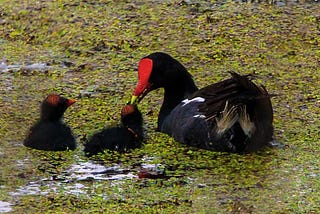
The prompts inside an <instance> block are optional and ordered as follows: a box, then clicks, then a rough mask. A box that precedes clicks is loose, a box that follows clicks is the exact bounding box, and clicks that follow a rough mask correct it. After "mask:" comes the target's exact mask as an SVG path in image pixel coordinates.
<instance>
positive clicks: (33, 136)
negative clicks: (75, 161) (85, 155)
mask: <svg viewBox="0 0 320 214" xmlns="http://www.w3.org/2000/svg"><path fill="white" fill-rule="evenodd" d="M75 102H76V101H75V100H72V99H66V98H64V97H61V96H59V95H57V94H50V95H49V96H47V98H46V99H45V100H44V101H43V102H42V104H41V114H40V120H39V121H38V122H37V123H36V124H34V125H33V126H32V127H31V129H30V131H29V133H28V135H27V137H26V139H25V140H24V142H23V144H24V145H25V146H27V147H31V148H34V149H39V150H47V151H63V150H66V149H71V150H74V149H75V148H76V146H77V145H76V142H75V139H74V136H73V134H72V131H71V129H70V128H69V127H68V126H67V125H66V124H65V123H63V121H62V117H63V114H64V112H65V111H66V110H67V108H68V107H69V106H71V105H72V104H73V103H75Z"/></svg>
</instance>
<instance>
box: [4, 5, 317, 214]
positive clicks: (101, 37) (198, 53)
mask: <svg viewBox="0 0 320 214" xmlns="http://www.w3.org/2000/svg"><path fill="white" fill-rule="evenodd" d="M186 2H187V3H186ZM188 2H189V1H173V0H169V1H146V2H145V3H142V1H108V0H100V1H75V0H63V1H62V0H59V1H21V0H20V1H19V0H0V4H1V8H0V53H1V58H0V60H5V59H6V60H7V61H6V63H7V65H27V64H34V63H46V64H47V65H48V66H49V67H46V68H44V69H31V70H30V69H26V68H25V67H23V66H20V69H8V70H9V71H7V72H2V70H0V81H1V84H0V93H1V96H0V112H1V117H0V139H1V140H0V158H1V163H0V174H1V177H0V201H6V202H10V203H11V204H12V205H13V206H12V209H13V212H14V213H22V212H23V213H73V212H74V213H94V212H104V213H318V212H319V210H320V182H319V178H320V149H319V148H320V147H319V143H320V142H319V136H320V133H319V130H320V116H319V115H320V87H319V82H320V37H319V35H320V14H319V11H320V5H319V4H311V5H309V4H304V5H291V6H282V7H276V6H272V5H265V4H239V3H232V2H230V3H226V4H222V5H219V4H216V5H215V4H214V3H209V2H208V1H199V3H195V4H191V3H190V4H189V3H188ZM191 2H192V1H191ZM212 2H213V1H212ZM154 51H165V52H167V53H170V54H171V55H173V56H174V57H176V58H177V59H178V60H180V61H181V62H182V63H183V64H184V65H185V66H186V67H187V69H188V70H189V71H190V72H191V73H192V74H193V76H194V78H195V81H196V83H197V85H198V86H199V87H202V86H205V85H208V84H210V83H213V82H216V81H220V80H222V79H225V78H227V77H228V76H229V74H228V73H227V72H226V71H229V70H232V71H236V72H239V73H242V74H247V73H254V74H256V76H257V80H256V82H258V83H261V84H264V85H265V86H266V87H267V89H268V90H269V92H270V93H273V94H278V96H276V97H274V98H273V106H274V111H275V114H274V126H275V135H276V137H277V139H278V140H279V141H280V142H281V143H283V144H285V146H284V148H276V149H270V150H266V151H262V152H259V153H256V154H247V155H235V154H223V153H216V152H210V151H203V150H198V149H194V148H188V147H186V146H184V145H181V144H179V143H177V142H175V141H174V140H173V139H172V138H169V137H168V136H166V135H164V134H161V133H158V132H155V127H156V119H157V112H158V111H159V107H160V103H161V99H162V95H163V91H161V90H160V91H157V92H154V93H151V94H149V95H148V97H146V98H145V99H144V100H143V102H142V103H141V105H140V106H139V107H140V109H141V111H142V112H143V114H144V119H145V129H146V134H147V139H146V141H145V145H144V146H143V148H141V149H137V150H135V151H133V152H132V153H130V154H124V155H119V154H105V155H101V156H100V159H102V160H103V161H104V163H105V165H106V166H112V165H113V164H115V163H117V164H120V165H121V166H122V167H124V168H129V169H130V170H131V171H132V173H133V174H137V172H138V168H137V166H138V165H139V164H141V162H142V158H143V157H145V156H147V157H155V158H154V162H155V163H161V164H162V165H163V166H164V167H165V169H166V172H167V175H168V176H169V177H170V178H168V179H155V180H153V179H150V180H139V179H135V178H134V179H124V180H120V181H110V180H107V181H103V180H102V181H83V182H80V183H81V184H83V185H84V186H85V188H83V191H84V193H81V194H70V193H69V192H68V191H66V188H67V186H68V183H67V182H65V183H62V184H61V185H60V186H59V188H58V189H57V190H55V191H51V192H49V194H41V195H39V194H37V195H14V194H11V193H12V192H16V191H17V189H19V188H20V187H23V186H25V185H28V184H30V182H34V181H41V180H42V179H48V178H54V177H56V176H58V177H59V176H60V175H65V174H66V173H67V171H68V169H69V168H70V166H71V165H72V164H74V163H79V162H84V161H88V159H86V158H85V157H84V156H83V153H82V151H81V149H82V143H83V139H84V138H85V137H86V136H89V135H91V134H93V133H94V132H95V131H97V130H99V129H101V128H102V127H104V126H111V125H114V124H117V123H118V121H119V119H120V109H121V107H122V106H123V105H124V104H125V103H126V102H127V101H128V100H129V99H130V96H131V93H132V91H133V89H134V87H135V84H136V81H137V71H136V70H137V63H138V61H139V59H140V58H141V57H143V56H145V55H147V54H149V53H151V52H154ZM50 92H57V93H61V94H63V95H65V96H66V97H70V98H77V99H78V102H77V103H76V104H75V105H73V106H72V107H70V109H68V110H67V112H66V114H65V121H66V122H67V123H68V124H69V125H70V126H71V127H72V129H73V130H74V133H75V134H76V135H77V137H78V138H77V139H78V143H79V149H77V150H76V151H74V152H57V153H53V152H41V151H34V150H30V149H27V148H25V147H23V146H22V140H23V138H24V136H25V133H26V132H27V131H28V129H29V127H30V126H31V125H32V123H33V122H34V121H35V120H36V119H37V117H38V116H39V112H38V109H39V103H40V102H41V101H42V100H43V99H44V97H45V96H46V95H47V94H48V93H50ZM43 182H44V183H45V181H43ZM53 182H56V183H59V182H60V181H59V180H57V181H53ZM74 183H75V182H74V181H71V185H72V184H74ZM47 190H48V187H47V186H46V185H43V186H41V191H43V192H45V191H47Z"/></svg>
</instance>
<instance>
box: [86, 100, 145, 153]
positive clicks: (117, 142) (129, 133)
mask: <svg viewBox="0 0 320 214" xmlns="http://www.w3.org/2000/svg"><path fill="white" fill-rule="evenodd" d="M142 122H143V120H142V115H141V112H140V111H139V110H138V108H137V106H136V105H126V106H124V107H123V108H122V110H121V123H122V124H121V126H119V127H111V128H106V129H103V130H102V131H100V132H98V133H96V134H94V135H93V136H92V137H90V139H89V140H88V142H87V143H86V144H85V145H84V152H85V154H86V155H87V156H88V157H90V156H92V155H95V154H98V153H102V152H104V150H113V151H118V152H120V153H123V152H127V151H129V150H131V149H134V148H138V147H140V146H141V144H142V140H143V127H142Z"/></svg>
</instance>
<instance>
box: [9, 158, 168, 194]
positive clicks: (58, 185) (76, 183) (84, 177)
mask: <svg viewBox="0 0 320 214" xmlns="http://www.w3.org/2000/svg"><path fill="white" fill-rule="evenodd" d="M153 160H154V158H143V159H142V161H143V163H142V164H141V166H140V167H137V168H130V169H129V168H123V167H121V165H119V164H114V165H112V166H104V165H103V164H101V163H99V162H96V161H83V162H79V163H74V164H72V165H71V166H70V167H69V168H68V169H67V170H66V171H65V172H64V173H62V174H60V175H52V176H51V177H47V178H42V179H40V180H36V181H31V182H29V183H28V184H27V185H25V186H20V187H18V188H17V189H16V191H14V192H11V193H10V195H11V196H23V195H48V194H50V193H58V192H64V193H65V194H72V195H76V196H79V195H83V196H84V195H85V196H88V197H90V188H89V187H88V186H87V185H86V182H88V181H110V182H112V185H118V184H119V182H120V181H122V180H128V179H131V180H132V179H139V178H140V174H141V172H144V173H145V172H147V173H151V174H152V175H153V176H154V175H160V176H158V177H157V178H161V175H164V167H163V166H162V165H161V164H152V163H151V162H152V161H153ZM24 162H26V161H23V162H21V161H20V162H19V163H18V164H19V165H21V164H23V163H24ZM143 178H148V177H143Z"/></svg>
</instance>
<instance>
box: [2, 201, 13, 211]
mask: <svg viewBox="0 0 320 214" xmlns="http://www.w3.org/2000/svg"><path fill="white" fill-rule="evenodd" d="M10 211H12V208H11V204H10V203H8V202H5V201H0V213H7V212H10Z"/></svg>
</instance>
